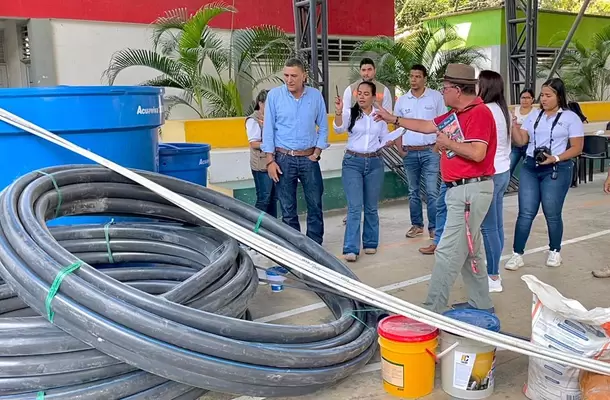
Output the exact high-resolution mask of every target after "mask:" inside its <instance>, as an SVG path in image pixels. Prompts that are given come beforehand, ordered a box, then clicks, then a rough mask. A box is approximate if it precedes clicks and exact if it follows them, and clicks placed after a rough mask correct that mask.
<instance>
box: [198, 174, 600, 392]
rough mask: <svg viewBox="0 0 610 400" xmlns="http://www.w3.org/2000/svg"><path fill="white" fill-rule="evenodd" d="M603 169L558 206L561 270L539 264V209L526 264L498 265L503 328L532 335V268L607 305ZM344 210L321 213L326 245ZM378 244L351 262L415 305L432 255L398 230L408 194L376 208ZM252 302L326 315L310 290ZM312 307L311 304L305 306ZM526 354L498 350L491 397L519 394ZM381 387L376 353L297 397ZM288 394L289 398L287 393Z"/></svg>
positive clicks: (262, 311)
mask: <svg viewBox="0 0 610 400" xmlns="http://www.w3.org/2000/svg"><path fill="white" fill-rule="evenodd" d="M604 177H605V176H604V175H597V176H596V177H595V180H594V181H593V182H592V183H588V184H585V185H581V186H579V187H578V188H574V189H570V192H569V195H568V198H567V201H566V205H565V207H564V225H565V227H564V247H563V249H562V257H563V265H562V266H561V268H559V269H549V268H547V267H545V266H544V262H545V260H546V253H545V250H546V248H547V245H548V239H547V229H546V223H545V220H544V217H543V216H542V211H540V214H539V215H538V217H537V218H536V220H535V222H534V227H533V229H532V234H531V236H530V239H529V242H528V244H527V250H528V251H530V252H531V254H529V255H527V256H526V257H525V262H526V266H525V267H524V268H522V269H520V270H519V271H517V272H510V271H506V270H504V269H503V268H502V270H501V273H502V277H503V280H504V292H503V293H499V294H493V295H492V296H493V299H494V303H495V307H496V312H497V314H498V316H499V317H500V320H501V322H502V329H503V330H504V331H508V332H513V333H516V334H519V335H523V336H529V334H530V323H531V317H530V308H531V298H532V296H531V292H530V291H529V290H528V288H527V287H526V285H525V283H524V282H523V281H521V279H520V277H521V275H525V274H532V275H535V276H536V277H538V278H539V279H540V280H542V281H543V282H545V283H548V284H550V285H553V286H555V287H556V288H557V289H558V290H559V291H560V292H561V293H562V294H563V295H564V296H566V297H568V298H573V299H576V300H578V301H580V302H581V303H582V304H583V305H584V306H585V307H587V308H593V307H596V306H600V307H609V306H610V299H608V295H607V293H608V287H610V279H596V278H593V276H592V275H591V270H592V269H597V268H600V267H603V266H606V265H607V264H608V259H609V258H610V246H608V244H609V242H610V240H609V239H610V229H609V228H610V227H609V223H608V222H609V221H610V196H607V195H605V194H604V193H603V191H602V184H603V179H604ZM504 209H505V212H504V218H505V226H504V228H505V234H506V243H505V251H504V254H505V259H506V258H507V257H506V255H509V254H511V252H512V238H513V232H514V226H515V222H516V217H517V197H516V196H512V195H509V196H507V197H506V198H505V207H504ZM343 216H344V214H343V213H340V214H339V213H335V214H333V215H326V219H325V221H326V235H325V247H326V248H327V249H329V250H330V251H331V252H333V253H334V254H336V255H337V256H340V254H341V246H342V241H343V230H344V227H343V223H342V219H343ZM380 219H381V221H380V223H381V246H380V248H379V252H378V254H377V255H374V256H364V255H363V256H362V257H361V258H360V260H359V261H358V262H357V263H353V264H350V267H351V268H352V269H353V270H354V271H355V272H356V273H357V275H358V276H359V278H360V279H361V280H362V281H363V282H365V283H367V284H369V285H371V286H373V287H377V288H379V287H382V288H383V289H384V290H385V291H387V292H389V293H391V294H392V295H394V296H397V297H399V298H401V299H404V300H407V301H409V302H412V303H415V304H419V303H421V301H423V299H424V298H425V296H426V292H427V285H428V283H427V280H428V277H427V275H428V274H430V272H431V270H432V266H433V263H434V257H433V256H424V255H421V254H420V253H419V252H418V251H417V249H418V248H419V247H421V246H424V245H428V244H429V243H430V240H429V239H428V238H427V236H426V237H424V238H417V239H407V238H405V236H404V234H405V232H406V230H407V229H408V228H409V226H410V222H409V213H408V205H407V202H406V201H396V202H392V203H388V204H384V205H383V206H382V208H381V210H380ZM257 296H258V297H257V299H256V302H255V303H254V304H253V307H252V313H253V315H254V317H255V318H257V319H260V318H264V319H263V320H264V321H266V322H270V323H273V322H277V323H294V324H305V323H315V322H319V321H321V320H326V319H328V318H329V316H330V314H329V313H328V311H327V310H326V309H323V308H316V309H314V310H312V308H315V307H309V308H302V307H304V306H308V305H312V304H315V303H317V302H318V299H317V298H316V297H315V296H313V295H311V294H308V293H304V292H302V291H298V290H294V289H293V290H290V289H288V290H285V291H284V292H282V293H275V294H272V293H271V292H270V290H269V288H268V287H267V286H261V288H260V290H259V293H258V295H257ZM465 300H466V297H465V292H464V290H463V284H462V282H461V279H458V282H457V283H456V285H455V287H454V290H453V292H452V298H451V301H452V302H457V301H465ZM308 310H311V311H308ZM527 365H528V359H527V357H525V356H521V355H519V354H517V353H512V352H508V351H500V352H499V353H498V360H497V366H496V376H495V380H496V389H495V393H494V394H493V395H492V396H491V397H490V399H522V398H525V397H524V396H523V394H522V387H523V384H525V383H526V382H527ZM439 375H440V371H437V383H436V389H435V391H434V393H433V394H431V395H430V396H427V397H425V399H430V400H437V399H439V400H440V399H447V398H449V396H448V395H447V394H445V393H444V392H443V391H442V390H441V389H440V381H439ZM394 398H395V397H392V396H389V395H387V394H385V392H384V390H383V387H382V381H381V375H380V371H379V358H378V356H377V357H375V358H374V359H373V360H372V361H371V363H370V364H369V365H368V366H367V367H366V368H365V370H364V371H362V372H361V373H358V374H355V375H353V376H351V377H350V378H348V379H346V380H345V381H343V382H341V383H340V384H338V385H336V386H334V387H332V388H329V389H326V390H324V391H322V392H319V393H316V394H315V395H311V396H306V397H300V399H303V400H314V399H316V400H319V399H328V400H352V399H353V400H356V399H370V400H373V399H374V400H386V399H387V400H390V399H394ZM231 399H236V400H237V399H239V400H259V399H258V398H252V397H239V396H234V395H221V394H209V395H207V396H204V397H203V398H202V400H231ZM285 400H288V399H285Z"/></svg>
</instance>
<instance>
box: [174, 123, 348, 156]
mask: <svg viewBox="0 0 610 400" xmlns="http://www.w3.org/2000/svg"><path fill="white" fill-rule="evenodd" d="M333 118H334V116H329V117H328V126H329V128H330V132H329V134H328V141H329V142H330V143H338V142H345V141H346V140H347V134H345V133H343V134H340V135H338V134H336V133H335V131H334V129H333V126H332V125H333ZM184 131H185V139H186V141H187V142H190V143H207V144H209V145H211V146H212V149H226V148H234V147H248V137H247V136H246V124H245V122H244V118H243V117H241V118H219V119H198V120H191V121H184Z"/></svg>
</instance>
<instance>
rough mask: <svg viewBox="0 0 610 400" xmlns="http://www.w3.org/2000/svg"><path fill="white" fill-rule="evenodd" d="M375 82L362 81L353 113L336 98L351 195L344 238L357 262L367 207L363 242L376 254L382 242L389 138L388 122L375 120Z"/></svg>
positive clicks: (347, 255) (347, 256) (347, 254)
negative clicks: (380, 212)
mask: <svg viewBox="0 0 610 400" xmlns="http://www.w3.org/2000/svg"><path fill="white" fill-rule="evenodd" d="M376 94H377V93H376V88H375V85H374V84H373V83H371V82H362V83H360V85H358V102H357V103H356V104H354V106H353V107H352V108H351V109H350V111H349V113H345V114H342V110H343V101H342V99H341V98H340V97H337V100H336V101H335V121H334V123H333V127H334V128H335V132H336V133H343V132H347V134H348V139H347V145H346V146H345V156H344V157H343V168H342V173H341V179H342V181H343V190H345V196H346V198H347V221H346V224H345V236H344V239H343V254H344V256H345V260H346V261H349V262H354V261H356V260H357V259H358V255H359V254H360V244H361V242H360V216H361V215H362V209H363V208H364V228H363V230H362V244H363V247H364V253H365V254H375V253H376V252H377V246H378V244H379V215H378V211H377V204H378V203H379V196H380V194H381V187H382V185H383V177H384V167H383V160H382V158H381V149H382V147H383V146H384V145H385V144H386V142H387V140H384V137H386V136H387V135H388V125H387V124H386V123H385V122H384V121H378V122H376V121H375V120H374V116H375V115H374V109H373V102H374V101H375V96H376Z"/></svg>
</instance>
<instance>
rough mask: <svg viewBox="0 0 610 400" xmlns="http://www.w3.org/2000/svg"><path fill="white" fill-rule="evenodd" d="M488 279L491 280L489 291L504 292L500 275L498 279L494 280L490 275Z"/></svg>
mask: <svg viewBox="0 0 610 400" xmlns="http://www.w3.org/2000/svg"><path fill="white" fill-rule="evenodd" d="M487 280H488V281H489V293H502V291H503V290H504V288H502V278H501V277H498V279H497V280H495V281H494V280H493V279H491V278H490V277H489V276H488V277H487Z"/></svg>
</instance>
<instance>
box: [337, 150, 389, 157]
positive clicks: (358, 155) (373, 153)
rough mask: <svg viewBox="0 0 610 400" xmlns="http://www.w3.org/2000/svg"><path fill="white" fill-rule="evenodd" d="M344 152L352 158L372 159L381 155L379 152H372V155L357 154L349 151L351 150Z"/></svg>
mask: <svg viewBox="0 0 610 400" xmlns="http://www.w3.org/2000/svg"><path fill="white" fill-rule="evenodd" d="M345 152H346V153H347V154H351V155H352V156H356V157H363V158H374V157H379V156H380V155H381V150H378V151H374V152H372V153H358V152H356V151H351V150H348V149H345Z"/></svg>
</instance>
